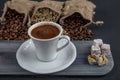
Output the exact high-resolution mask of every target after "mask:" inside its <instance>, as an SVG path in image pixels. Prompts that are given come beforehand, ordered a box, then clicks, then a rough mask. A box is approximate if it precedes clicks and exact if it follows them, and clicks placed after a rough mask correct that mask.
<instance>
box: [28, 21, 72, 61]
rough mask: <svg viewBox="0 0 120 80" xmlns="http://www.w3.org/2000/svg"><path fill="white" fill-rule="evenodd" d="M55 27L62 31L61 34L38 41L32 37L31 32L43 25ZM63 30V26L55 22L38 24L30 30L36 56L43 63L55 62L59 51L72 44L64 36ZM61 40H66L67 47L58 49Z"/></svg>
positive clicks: (29, 33)
mask: <svg viewBox="0 0 120 80" xmlns="http://www.w3.org/2000/svg"><path fill="white" fill-rule="evenodd" d="M46 24H47V25H53V26H55V27H57V28H58V29H59V31H60V33H59V34H58V35H57V36H55V37H53V38H50V39H38V38H35V37H34V36H32V35H31V31H32V30H33V29H34V28H36V27H39V26H42V25H46ZM62 32H63V29H62V26H60V25H59V24H57V23H55V22H45V21H44V22H38V23H36V24H33V25H32V26H31V27H30V28H29V29H28V35H29V36H30V38H31V39H32V42H33V44H34V46H35V49H36V56H37V58H38V59H39V60H41V61H52V60H54V59H55V58H56V57H57V55H58V51H60V50H62V49H63V48H65V47H66V46H67V45H68V44H69V42H70V38H69V37H68V36H66V35H62ZM61 39H66V40H67V42H66V44H65V45H63V46H61V47H59V48H58V47H57V45H58V41H59V40H61Z"/></svg>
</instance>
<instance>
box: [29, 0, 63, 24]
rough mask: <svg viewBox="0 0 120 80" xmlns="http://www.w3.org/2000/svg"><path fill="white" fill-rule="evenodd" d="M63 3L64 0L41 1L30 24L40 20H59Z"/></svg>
mask: <svg viewBox="0 0 120 80" xmlns="http://www.w3.org/2000/svg"><path fill="white" fill-rule="evenodd" d="M63 4H64V2H59V1H53V0H44V1H41V2H39V3H38V6H37V7H36V8H35V10H34V13H33V16H32V18H31V20H30V22H29V24H30V25H31V24H34V23H36V22H39V21H53V22H57V21H58V19H59V17H60V15H61V9H62V8H63Z"/></svg>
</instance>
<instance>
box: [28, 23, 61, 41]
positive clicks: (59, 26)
mask: <svg viewBox="0 0 120 80" xmlns="http://www.w3.org/2000/svg"><path fill="white" fill-rule="evenodd" d="M45 24H49V25H54V26H55V27H57V28H58V29H59V31H60V32H59V34H58V35H57V36H55V37H53V38H50V39H39V38H35V37H34V36H32V35H31V31H32V30H33V29H34V28H36V27H38V26H41V25H45ZM62 32H63V29H62V26H61V25H59V24H58V23H55V22H52V21H42V22H37V23H35V24H33V25H32V26H30V27H29V29H28V35H29V37H30V38H32V39H35V40H39V41H50V40H53V39H56V38H58V37H59V36H61V34H62Z"/></svg>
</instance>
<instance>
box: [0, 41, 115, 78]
mask: <svg viewBox="0 0 120 80" xmlns="http://www.w3.org/2000/svg"><path fill="white" fill-rule="evenodd" d="M21 43H23V41H0V75H36V74H33V73H31V72H28V71H26V70H24V69H22V68H21V67H20V66H19V65H18V63H17V60H16V51H17V49H18V48H19V46H20V45H21ZM73 43H74V44H75V46H76V48H77V59H76V60H75V62H74V63H73V64H72V65H71V66H70V67H68V68H67V69H65V70H63V71H60V72H57V73H53V74H47V75H69V76H70V75H77V76H101V75H105V74H107V73H109V72H110V71H111V70H112V68H113V66H114V61H113V58H112V54H111V55H110V56H109V57H108V59H109V62H108V64H107V65H105V66H103V67H98V66H97V65H89V64H88V61H87V56H88V55H89V54H90V46H91V45H92V41H73Z"/></svg>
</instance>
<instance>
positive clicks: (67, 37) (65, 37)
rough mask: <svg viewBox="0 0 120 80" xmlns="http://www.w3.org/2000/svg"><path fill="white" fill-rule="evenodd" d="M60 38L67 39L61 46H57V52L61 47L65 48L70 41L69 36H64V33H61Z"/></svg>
mask: <svg viewBox="0 0 120 80" xmlns="http://www.w3.org/2000/svg"><path fill="white" fill-rule="evenodd" d="M61 39H66V40H67V43H65V44H64V45H63V46H61V47H59V48H57V52H58V51H60V50H62V49H63V48H65V47H66V46H67V45H68V44H69V43H70V37H69V36H66V35H62V36H61V37H60V38H59V40H61Z"/></svg>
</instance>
